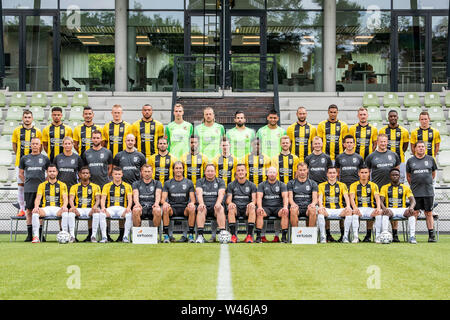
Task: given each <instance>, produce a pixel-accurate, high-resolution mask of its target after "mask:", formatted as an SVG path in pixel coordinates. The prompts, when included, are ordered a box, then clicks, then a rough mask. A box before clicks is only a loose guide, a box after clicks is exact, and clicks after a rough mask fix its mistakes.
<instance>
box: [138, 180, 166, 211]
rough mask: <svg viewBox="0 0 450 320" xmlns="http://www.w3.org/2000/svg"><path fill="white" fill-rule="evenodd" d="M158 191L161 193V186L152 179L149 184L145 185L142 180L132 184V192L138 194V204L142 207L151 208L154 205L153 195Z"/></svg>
mask: <svg viewBox="0 0 450 320" xmlns="http://www.w3.org/2000/svg"><path fill="white" fill-rule="evenodd" d="M158 189H159V190H161V191H162V184H161V182H159V181H157V180H153V179H152V180H151V181H150V182H149V183H145V182H144V180H138V181H135V182H134V183H133V190H137V191H138V192H139V203H140V204H141V206H143V207H151V206H153V205H154V204H155V195H156V190H158Z"/></svg>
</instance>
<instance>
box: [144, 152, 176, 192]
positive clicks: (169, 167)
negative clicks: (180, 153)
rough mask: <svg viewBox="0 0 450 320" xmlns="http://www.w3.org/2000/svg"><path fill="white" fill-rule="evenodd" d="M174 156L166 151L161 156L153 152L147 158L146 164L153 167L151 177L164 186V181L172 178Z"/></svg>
mask: <svg viewBox="0 0 450 320" xmlns="http://www.w3.org/2000/svg"><path fill="white" fill-rule="evenodd" d="M175 161H176V159H175V157H174V156H172V155H171V154H170V153H168V154H167V155H165V156H161V155H160V154H159V153H157V154H154V155H152V156H151V157H150V159H149V160H148V164H149V165H151V166H152V168H153V179H155V180H158V181H159V182H161V184H162V185H163V186H164V181H167V180H170V179H172V178H173V163H174V162H175Z"/></svg>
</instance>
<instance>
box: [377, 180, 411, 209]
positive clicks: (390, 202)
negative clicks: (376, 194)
mask: <svg viewBox="0 0 450 320" xmlns="http://www.w3.org/2000/svg"><path fill="white" fill-rule="evenodd" d="M380 196H381V197H384V205H385V206H386V208H406V200H408V198H409V197H412V196H413V193H412V191H411V189H410V188H409V187H408V186H406V185H404V184H403V183H401V184H400V185H398V186H393V185H392V183H389V184H385V185H384V186H382V187H381V191H380Z"/></svg>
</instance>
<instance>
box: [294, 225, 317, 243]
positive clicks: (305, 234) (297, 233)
mask: <svg viewBox="0 0 450 320" xmlns="http://www.w3.org/2000/svg"><path fill="white" fill-rule="evenodd" d="M291 230H292V231H291V232H292V233H291V239H292V244H317V227H313V228H305V227H293V228H292V229H291Z"/></svg>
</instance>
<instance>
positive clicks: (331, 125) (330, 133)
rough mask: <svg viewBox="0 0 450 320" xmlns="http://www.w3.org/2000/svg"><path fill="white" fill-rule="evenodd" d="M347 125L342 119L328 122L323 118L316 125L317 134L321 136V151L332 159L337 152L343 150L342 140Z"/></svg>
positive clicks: (346, 130)
mask: <svg viewBox="0 0 450 320" xmlns="http://www.w3.org/2000/svg"><path fill="white" fill-rule="evenodd" d="M347 132H348V126H347V124H346V123H345V122H343V121H340V120H338V121H336V122H330V121H329V120H324V121H322V122H321V123H319V125H318V127H317V135H318V136H319V137H321V138H322V141H323V148H322V151H323V152H324V153H326V154H327V155H329V156H330V158H331V160H334V159H335V158H336V156H337V155H338V154H341V153H342V152H344V146H343V140H344V137H345V136H346V135H347Z"/></svg>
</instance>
